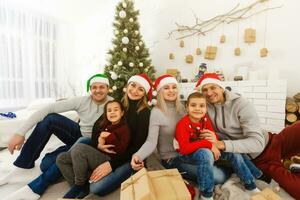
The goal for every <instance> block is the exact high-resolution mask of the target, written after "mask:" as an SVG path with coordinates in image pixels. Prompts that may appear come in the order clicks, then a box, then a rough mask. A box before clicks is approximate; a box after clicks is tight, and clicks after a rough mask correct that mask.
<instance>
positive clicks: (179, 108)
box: [156, 88, 185, 114]
mask: <svg viewBox="0 0 300 200" xmlns="http://www.w3.org/2000/svg"><path fill="white" fill-rule="evenodd" d="M162 89H163V88H162ZM162 89H160V90H159V91H158V94H157V104H156V107H157V108H158V109H160V110H161V111H162V112H163V113H165V114H167V111H168V109H167V104H166V101H165V99H164V97H163V94H162V91H163V90H162ZM177 92H178V93H177V98H176V100H175V109H176V112H177V113H183V112H184V110H185V109H184V106H183V104H182V103H181V102H180V97H179V89H177Z"/></svg>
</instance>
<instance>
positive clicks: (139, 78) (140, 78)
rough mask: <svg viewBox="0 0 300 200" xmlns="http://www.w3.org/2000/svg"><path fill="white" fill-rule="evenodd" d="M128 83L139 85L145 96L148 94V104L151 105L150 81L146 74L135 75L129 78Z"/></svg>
mask: <svg viewBox="0 0 300 200" xmlns="http://www.w3.org/2000/svg"><path fill="white" fill-rule="evenodd" d="M130 82H137V83H139V84H140V85H141V86H142V87H143V88H144V89H145V91H146V94H148V103H149V105H151V100H152V81H151V79H150V78H149V77H148V76H147V74H137V75H134V76H132V77H130V78H129V80H128V81H127V83H130Z"/></svg>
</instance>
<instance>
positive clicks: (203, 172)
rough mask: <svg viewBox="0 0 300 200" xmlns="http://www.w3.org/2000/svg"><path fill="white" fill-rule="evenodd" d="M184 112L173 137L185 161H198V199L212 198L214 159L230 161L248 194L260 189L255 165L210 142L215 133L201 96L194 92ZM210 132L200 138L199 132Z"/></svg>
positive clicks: (242, 156) (215, 139)
mask: <svg viewBox="0 0 300 200" xmlns="http://www.w3.org/2000/svg"><path fill="white" fill-rule="evenodd" d="M186 106H187V113H188V114H187V115H186V116H185V117H183V118H182V119H181V120H180V121H179V122H178V123H177V126H176V136H175V137H176V140H177V142H178V144H179V153H181V154H182V155H184V156H185V157H186V161H187V162H193V163H195V162H199V167H198V169H197V173H198V179H199V180H198V183H199V187H200V191H201V195H202V196H201V199H213V198H212V196H213V189H214V177H213V176H214V175H213V164H214V160H218V159H222V160H228V161H230V163H231V165H232V168H233V170H234V172H235V173H236V174H237V176H238V177H239V178H240V179H241V181H242V182H243V184H244V186H245V188H246V190H247V191H248V193H249V194H250V195H251V194H254V193H257V192H260V190H259V189H258V188H257V187H256V184H255V178H258V177H260V176H261V175H262V172H261V171H260V170H258V169H257V168H256V167H255V165H254V164H253V163H252V162H251V161H250V160H249V159H248V158H247V157H246V155H242V154H238V153H227V152H222V153H221V152H220V150H218V148H217V147H216V145H215V144H214V143H215V142H216V141H217V140H218V139H219V138H218V136H217V135H216V134H215V132H214V130H213V127H212V124H211V121H210V119H209V117H208V115H207V114H206V113H207V105H206V99H205V97H204V96H203V95H202V94H201V93H199V92H194V93H192V94H190V95H189V97H188V99H187V103H186ZM202 131H204V132H213V135H215V138H210V139H209V140H207V139H205V138H201V136H200V135H201V134H200V133H201V132H202Z"/></svg>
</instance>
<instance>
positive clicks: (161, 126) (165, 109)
mask: <svg viewBox="0 0 300 200" xmlns="http://www.w3.org/2000/svg"><path fill="white" fill-rule="evenodd" d="M154 88H155V89H156V91H157V92H158V94H157V105H156V106H155V107H154V108H153V109H152V110H151V115H150V123H149V133H148V137H147V140H146V142H145V143H144V144H143V146H142V147H141V148H140V149H139V150H138V151H137V152H136V153H135V154H134V155H133V156H132V159H131V166H132V168H133V169H134V170H139V169H141V168H142V167H144V162H143V160H144V159H145V158H147V157H148V156H149V155H150V154H151V153H153V152H154V150H155V149H156V148H157V151H158V154H159V156H160V158H161V163H162V165H163V166H164V167H165V168H167V169H169V168H177V169H178V170H179V171H180V172H185V173H183V177H184V178H187V179H190V180H193V181H195V182H197V165H196V163H195V164H193V163H187V162H185V159H184V156H181V155H180V154H179V153H178V152H177V151H176V149H175V148H174V145H173V141H174V137H175V128H176V124H177V122H178V121H179V120H180V119H181V118H182V117H183V116H184V114H185V109H184V106H183V105H182V104H181V102H180V99H179V91H178V82H177V81H176V79H175V78H174V77H172V76H170V75H162V76H160V77H158V78H157V79H156V81H155V84H154ZM214 177H215V183H223V182H224V181H225V180H226V178H227V176H226V174H225V173H224V171H223V170H222V169H219V168H217V167H214Z"/></svg>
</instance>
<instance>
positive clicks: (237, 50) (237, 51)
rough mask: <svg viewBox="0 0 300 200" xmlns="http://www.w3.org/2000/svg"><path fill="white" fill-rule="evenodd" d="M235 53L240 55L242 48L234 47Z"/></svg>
mask: <svg viewBox="0 0 300 200" xmlns="http://www.w3.org/2000/svg"><path fill="white" fill-rule="evenodd" d="M234 55H236V56H240V55H241V49H240V48H239V47H237V48H235V49H234Z"/></svg>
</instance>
